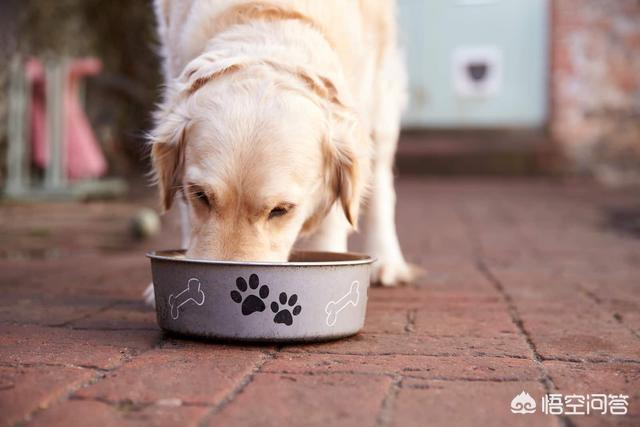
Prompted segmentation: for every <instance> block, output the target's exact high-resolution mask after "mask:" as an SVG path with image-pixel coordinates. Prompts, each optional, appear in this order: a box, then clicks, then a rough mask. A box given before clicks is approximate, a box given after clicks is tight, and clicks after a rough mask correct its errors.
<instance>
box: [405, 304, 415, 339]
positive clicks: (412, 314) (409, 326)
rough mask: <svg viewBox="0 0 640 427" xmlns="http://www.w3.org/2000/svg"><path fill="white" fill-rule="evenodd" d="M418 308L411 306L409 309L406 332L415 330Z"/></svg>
mask: <svg viewBox="0 0 640 427" xmlns="http://www.w3.org/2000/svg"><path fill="white" fill-rule="evenodd" d="M417 312H418V309H416V308H410V309H409V310H407V323H406V324H405V325H404V331H405V332H406V333H409V334H410V333H412V332H413V331H414V330H415V326H416V314H417Z"/></svg>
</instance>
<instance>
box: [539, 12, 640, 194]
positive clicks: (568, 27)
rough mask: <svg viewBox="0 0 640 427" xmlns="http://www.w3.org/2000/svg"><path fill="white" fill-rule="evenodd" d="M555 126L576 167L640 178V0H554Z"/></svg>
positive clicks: (608, 176)
mask: <svg viewBox="0 0 640 427" xmlns="http://www.w3.org/2000/svg"><path fill="white" fill-rule="evenodd" d="M552 19H553V24H552V34H551V40H552V46H551V55H552V73H551V76H552V79H551V111H552V115H551V123H550V125H551V131H552V134H553V136H554V138H555V139H556V140H557V141H559V142H560V143H561V144H562V147H563V148H564V151H565V153H566V154H567V155H568V157H569V159H570V160H571V161H572V162H571V163H572V164H574V165H575V166H576V169H577V170H578V171H587V172H592V173H594V174H595V175H596V176H597V177H598V178H600V179H602V180H604V181H607V182H610V183H614V184H616V183H624V182H628V181H638V182H640V0H552Z"/></svg>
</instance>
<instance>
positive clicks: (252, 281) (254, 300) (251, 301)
mask: <svg viewBox="0 0 640 427" xmlns="http://www.w3.org/2000/svg"><path fill="white" fill-rule="evenodd" d="M258 286H260V279H259V278H258V275H257V274H252V275H251V276H249V288H251V289H258ZM236 287H237V288H238V291H240V292H238V291H236V290H233V291H231V299H232V300H233V301H234V302H236V303H238V304H240V303H242V314H244V315H245V316H248V315H250V314H251V313H255V312H256V311H264V309H265V308H266V307H265V305H264V301H263V300H264V299H265V298H267V297H268V296H269V287H268V286H266V285H262V286H260V289H259V290H258V295H253V294H249V295H246V296H245V297H243V296H242V294H243V293H244V292H246V291H247V281H246V280H244V278H242V277H238V278H237V279H236Z"/></svg>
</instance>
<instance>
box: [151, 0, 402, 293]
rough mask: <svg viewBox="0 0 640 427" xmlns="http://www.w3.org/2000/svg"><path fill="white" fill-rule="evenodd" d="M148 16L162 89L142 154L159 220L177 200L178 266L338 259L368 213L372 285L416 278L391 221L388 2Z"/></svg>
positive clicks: (192, 1)
mask: <svg viewBox="0 0 640 427" xmlns="http://www.w3.org/2000/svg"><path fill="white" fill-rule="evenodd" d="M155 10H156V15H157V21H158V32H159V36H160V43H161V53H162V56H163V59H164V74H165V79H166V82H165V83H166V86H165V92H164V98H163V101H162V103H161V105H160V106H159V108H158V111H157V112H156V124H155V128H154V129H153V130H152V132H151V146H152V151H151V156H152V162H153V168H154V172H155V175H156V177H157V180H158V186H159V189H160V196H161V201H162V205H163V207H164V209H169V208H170V207H171V206H172V204H173V202H174V199H175V201H176V203H177V204H179V205H180V208H181V211H182V212H183V240H184V242H183V243H184V245H185V247H186V248H187V256H188V257H192V258H201V259H212V260H242V261H286V260H287V258H288V256H289V253H290V251H291V250H292V248H293V247H294V245H296V243H297V247H300V248H304V249H308V250H323V251H345V250H346V249H347V236H348V234H349V232H350V231H351V230H354V229H356V228H357V227H358V222H359V218H360V210H361V209H360V207H361V206H363V209H362V211H363V212H362V221H361V222H362V225H363V228H364V232H365V238H364V244H365V248H364V249H365V251H366V252H367V253H369V254H371V255H373V256H374V257H376V258H377V260H378V261H377V263H376V264H375V266H374V273H373V277H372V279H373V281H374V282H377V283H380V284H382V285H394V284H397V283H400V282H406V281H409V280H411V278H412V274H413V269H412V268H411V267H410V266H409V265H408V264H407V262H405V259H404V257H403V255H402V252H401V250H400V245H399V243H398V238H397V235H396V228H395V217H394V211H395V191H394V186H393V171H392V167H393V159H394V155H395V151H396V145H397V139H398V133H399V125H400V113H401V109H402V106H403V104H404V102H405V82H406V79H405V70H404V68H403V64H402V61H401V57H400V55H399V52H398V47H397V45H396V24H395V4H394V2H393V1H392V0H270V1H251V2H248V1H242V0H156V1H155ZM365 199H366V203H365ZM145 297H146V298H147V300H148V301H149V302H153V292H152V290H151V289H147V291H146V292H145Z"/></svg>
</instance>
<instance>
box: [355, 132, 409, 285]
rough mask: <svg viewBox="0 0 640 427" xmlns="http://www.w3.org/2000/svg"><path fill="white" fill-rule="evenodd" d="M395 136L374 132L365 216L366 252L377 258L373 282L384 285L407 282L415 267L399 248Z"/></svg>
mask: <svg viewBox="0 0 640 427" xmlns="http://www.w3.org/2000/svg"><path fill="white" fill-rule="evenodd" d="M394 138H397V136H396V135H387V136H386V137H383V136H382V135H379V134H378V135H377V138H376V140H375V141H374V144H376V158H375V160H374V163H373V170H372V176H371V193H370V196H369V200H368V204H367V207H366V210H365V215H364V234H365V236H364V246H365V251H366V252H367V253H369V254H371V255H373V256H375V257H376V258H377V259H378V261H377V262H376V263H375V264H374V266H373V274H372V282H374V283H379V284H381V285H384V286H394V285H396V284H398V283H404V282H410V281H411V280H412V279H413V278H414V276H415V273H416V272H417V270H416V269H415V268H414V267H412V266H411V265H409V264H408V263H407V262H406V261H405V259H404V257H403V255H402V251H401V249H400V243H399V241H398V235H397V233H396V223H395V207H396V193H395V189H394V184H393V158H394V154H395V146H396V141H395V139H394Z"/></svg>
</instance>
